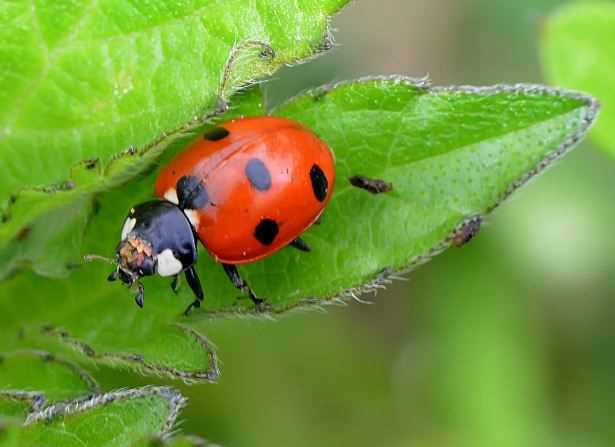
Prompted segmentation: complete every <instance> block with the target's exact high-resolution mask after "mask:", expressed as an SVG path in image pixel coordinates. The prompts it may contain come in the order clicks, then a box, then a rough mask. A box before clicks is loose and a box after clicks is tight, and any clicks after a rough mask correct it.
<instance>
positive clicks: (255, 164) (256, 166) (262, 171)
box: [245, 158, 271, 191]
mask: <svg viewBox="0 0 615 447" xmlns="http://www.w3.org/2000/svg"><path fill="white" fill-rule="evenodd" d="M245 173H246V177H248V180H250V183H251V184H252V186H254V187H255V188H256V189H258V190H259V191H267V190H268V189H269V188H271V173H270V172H269V169H267V166H265V163H263V161H262V160H259V159H258V158H252V159H250V160H249V161H248V163H247V164H246V169H245Z"/></svg>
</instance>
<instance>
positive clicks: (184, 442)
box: [132, 436, 217, 447]
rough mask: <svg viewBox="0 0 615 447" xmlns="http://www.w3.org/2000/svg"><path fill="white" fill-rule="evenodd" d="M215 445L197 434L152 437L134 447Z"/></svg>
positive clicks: (206, 446) (202, 446)
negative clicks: (168, 437) (169, 437)
mask: <svg viewBox="0 0 615 447" xmlns="http://www.w3.org/2000/svg"><path fill="white" fill-rule="evenodd" d="M215 445H217V444H211V443H210V442H208V441H206V440H205V439H201V438H198V437H196V436H177V437H174V438H171V439H166V438H152V439H148V440H145V441H141V442H139V443H137V444H135V445H133V446H132V447H208V446H212V447H214V446H215Z"/></svg>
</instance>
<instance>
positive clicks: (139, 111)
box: [0, 0, 348, 247]
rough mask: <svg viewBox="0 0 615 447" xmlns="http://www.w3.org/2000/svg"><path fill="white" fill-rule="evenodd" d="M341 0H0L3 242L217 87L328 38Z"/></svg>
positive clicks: (209, 101)
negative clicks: (145, 0)
mask: <svg viewBox="0 0 615 447" xmlns="http://www.w3.org/2000/svg"><path fill="white" fill-rule="evenodd" d="M347 1H348V0H310V1H302V2H296V1H292V0H275V1H257V2H247V1H245V0H227V1H224V2H211V1H207V0H186V1H182V2H170V3H169V2H163V3H156V2H153V3H152V2H149V3H147V4H140V3H135V2H130V1H127V0H101V1H98V2H94V3H92V2H85V1H83V0H61V1H54V2H45V1H40V0H34V1H32V2H2V3H0V23H2V27H1V28H0V41H1V42H3V45H2V48H0V166H2V167H3V172H2V174H3V175H2V176H0V204H6V205H3V206H0V210H3V211H2V222H1V223H0V247H2V246H4V245H5V244H7V242H8V241H9V240H10V239H12V238H14V237H15V236H16V235H18V234H19V232H20V231H23V228H25V227H26V226H27V225H28V224H29V223H30V222H31V221H33V220H34V219H35V218H36V217H39V216H42V215H44V214H46V213H48V212H49V211H51V210H53V209H57V208H58V207H61V206H65V205H68V204H70V203H71V202H73V201H74V200H76V199H78V198H80V197H82V196H83V195H84V194H89V193H93V192H97V191H101V190H105V189H108V188H110V187H112V186H114V185H116V184H118V183H119V182H121V181H123V180H125V179H126V178H129V177H131V176H134V175H135V174H136V173H137V172H138V171H139V170H140V169H144V168H145V167H147V166H148V164H151V163H152V161H153V160H154V159H155V157H156V156H157V155H158V154H159V153H160V152H161V151H162V150H164V148H165V147H166V145H167V144H168V143H169V141H172V139H173V137H174V136H175V135H177V133H178V132H175V131H176V130H178V129H182V128H183V127H184V126H186V125H187V124H190V123H192V122H193V121H194V120H197V121H198V120H199V119H205V118H206V117H207V116H208V113H210V112H211V111H212V110H213V109H214V108H215V107H216V104H217V102H218V99H219V98H222V99H227V98H229V97H230V96H231V94H232V93H233V92H235V91H236V90H237V89H238V88H239V87H241V86H244V85H245V84H246V83H249V82H252V81H254V80H257V79H259V78H262V77H263V76H266V75H269V74H271V73H273V72H274V71H275V70H276V69H277V68H279V67H281V66H282V65H285V64H290V63H293V62H296V61H298V60H301V59H305V58H307V57H310V56H313V55H314V54H315V53H316V52H318V51H321V50H323V49H326V48H328V47H329V46H330V35H329V29H328V22H329V19H330V16H331V15H332V14H334V13H336V12H337V11H338V10H340V9H341V8H342V7H343V6H344V5H345V4H346V3H347ZM208 111H209V112H208ZM174 130H175V131H174ZM169 132H171V137H166V135H168V134H169ZM129 148H137V149H136V150H135V149H129Z"/></svg>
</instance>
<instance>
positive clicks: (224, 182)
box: [90, 116, 335, 314]
mask: <svg viewBox="0 0 615 447" xmlns="http://www.w3.org/2000/svg"><path fill="white" fill-rule="evenodd" d="M334 183H335V160H334V155H333V153H332V151H331V150H330V148H329V147H328V146H327V144H326V143H325V142H324V141H322V140H321V139H320V138H319V137H317V136H316V135H315V134H314V133H313V132H312V131H310V130H308V129H307V128H305V127H303V126H302V125H301V124H299V123H298V122H296V121H293V120H290V119H286V118H280V117H272V116H261V117H247V118H239V119H235V120H232V121H228V122H226V123H223V124H220V125H218V126H216V127H214V128H212V129H211V130H209V131H208V132H206V133H205V135H203V136H202V137H200V138H198V139H197V140H196V141H194V142H193V143H192V144H191V145H190V146H188V148H187V149H186V150H184V151H183V152H181V153H179V154H178V155H177V156H176V157H175V158H174V159H172V160H171V161H170V163H169V164H167V165H166V166H164V167H163V169H162V170H161V172H160V174H159V175H158V178H157V180H156V184H155V194H156V196H157V199H155V200H150V201H147V202H145V203H142V204H139V205H136V206H134V207H133V208H131V209H130V212H129V213H128V216H127V217H126V220H125V221H124V225H123V227H122V231H121V240H120V242H119V244H118V246H117V250H116V254H115V258H114V260H113V263H114V264H116V269H115V270H114V271H113V272H112V273H111V274H110V275H109V277H108V279H109V280H110V281H114V280H117V279H119V280H120V281H121V282H123V283H124V284H125V285H127V286H129V287H136V288H137V294H136V297H135V301H136V303H137V305H138V306H139V307H143V301H144V287H143V285H142V284H141V281H140V280H141V278H142V277H144V276H150V275H155V274H158V275H160V276H163V277H173V282H172V284H171V286H172V288H173V290H177V287H178V284H179V275H180V274H181V273H183V274H184V276H185V278H186V280H187V283H188V285H189V286H190V287H191V289H192V291H193V292H194V295H195V297H196V298H195V300H194V301H193V302H192V303H191V304H190V305H189V306H188V308H187V309H186V311H185V313H186V314H188V313H189V312H190V311H191V309H192V308H196V307H200V304H201V301H202V300H203V298H204V293H203V288H202V286H201V282H200V280H199V277H198V274H197V271H196V268H195V267H196V261H197V258H198V253H197V251H198V250H197V243H198V241H200V242H201V243H202V245H203V246H204V247H205V249H206V250H207V251H208V252H209V254H210V255H211V256H212V257H213V258H214V260H215V261H216V262H218V263H220V264H221V265H222V267H223V269H224V271H225V272H226V274H227V275H228V277H229V279H230V280H231V282H232V283H233V285H234V286H235V287H236V288H237V289H240V290H242V292H243V293H245V294H246V295H247V296H248V297H249V298H250V299H251V300H252V301H253V302H254V304H255V305H256V306H257V307H262V306H263V304H264V300H263V299H262V298H259V297H258V296H257V295H256V294H255V293H254V292H253V290H252V289H251V288H250V286H249V285H248V283H247V282H246V281H245V280H244V279H243V278H242V277H241V275H240V274H239V271H238V270H237V266H238V265H242V264H248V263H251V262H255V261H258V260H260V259H263V258H266V257H268V256H271V255H272V254H274V253H276V252H278V251H279V250H281V249H283V248H284V247H287V246H293V247H295V248H297V249H299V250H302V251H309V250H310V248H309V246H308V245H307V243H306V242H305V241H303V240H302V239H301V238H300V236H301V235H302V234H303V232H305V231H306V230H307V229H308V228H309V227H310V226H311V225H312V224H314V223H315V222H316V221H317V220H318V219H319V217H320V215H321V214H322V212H323V211H324V210H325V208H326V207H327V205H328V203H329V201H330V199H331V196H332V194H333V187H334ZM92 258H99V259H102V258H101V257H98V256H91V257H90V259H92Z"/></svg>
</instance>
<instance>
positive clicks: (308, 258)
mask: <svg viewBox="0 0 615 447" xmlns="http://www.w3.org/2000/svg"><path fill="white" fill-rule="evenodd" d="M259 103H260V99H259V98H258V96H257V95H256V94H252V95H249V96H247V97H246V98H244V101H243V102H242V104H241V108H242V110H252V111H253V112H256V111H257V107H256V104H259ZM596 110H597V106H596V103H595V102H594V100H593V99H592V98H590V97H586V96H583V95H580V94H577V93H571V92H565V91H559V90H554V89H549V88H546V87H541V86H529V85H518V86H496V87H486V88H474V87H452V88H433V87H430V86H429V85H426V84H425V83H416V82H414V81H412V80H409V79H404V78H387V79H365V80H361V81H357V82H349V83H344V84H340V85H336V86H333V87H328V88H324V89H320V90H316V91H313V92H308V93H307V94H304V95H302V96H299V97H297V98H295V99H293V100H291V101H289V102H288V103H287V104H285V105H283V106H281V107H280V108H278V109H276V110H275V111H274V113H275V114H277V115H284V116H288V117H291V118H294V119H296V120H298V121H300V122H302V123H303V124H305V125H306V126H308V127H309V128H311V129H313V130H314V131H315V132H316V133H317V134H318V135H320V136H321V137H322V138H323V139H324V140H325V141H327V142H328V143H329V145H330V146H331V148H332V149H333V150H334V152H335V154H336V159H337V170H338V172H337V179H336V183H335V193H334V197H333V199H332V202H331V204H330V206H329V208H328V209H327V210H326V211H325V214H324V217H323V223H322V224H321V225H318V226H314V227H313V228H311V229H310V230H309V231H308V232H307V233H306V234H305V235H304V238H305V240H306V241H307V242H308V243H309V244H310V245H311V247H312V252H311V253H307V254H306V253H300V252H298V251H297V250H292V249H286V250H283V251H281V252H280V253H277V254H276V255H274V256H272V257H271V258H268V259H266V260H264V261H261V262H258V263H255V264H252V265H249V266H246V267H245V268H244V267H242V268H241V272H242V273H243V275H244V276H245V278H246V279H247V280H248V282H249V283H250V284H251V286H252V287H253V288H254V290H255V291H256V292H257V293H258V294H259V295H260V296H262V297H265V298H266V299H267V300H268V302H269V303H270V304H271V305H272V310H273V312H275V313H278V312H283V311H286V310H289V309H293V308H296V307H301V306H310V305H319V304H325V303H327V302H331V301H335V300H338V299H349V298H351V297H355V296H356V295H357V294H359V293H361V292H366V291H374V290H376V289H377V288H378V287H379V286H380V285H381V284H382V283H384V282H386V281H389V280H390V278H392V277H395V275H396V274H398V273H397V272H399V271H402V272H403V271H407V270H409V269H411V268H413V267H415V266H416V265H418V264H420V263H422V262H425V261H427V260H428V259H429V258H431V257H432V256H434V255H435V254H437V253H439V252H441V251H442V250H444V249H445V248H447V247H448V246H449V245H451V243H452V240H453V237H454V235H456V234H457V233H463V232H464V231H465V227H464V225H470V226H474V225H475V224H476V223H477V222H479V221H480V218H481V217H480V216H483V215H485V214H487V213H489V212H491V211H492V210H493V209H494V208H495V207H496V206H498V205H499V204H500V203H501V202H502V201H503V200H504V199H505V198H507V197H508V196H510V195H511V194H512V193H513V192H514V191H516V190H517V189H518V188H519V187H520V186H522V185H524V184H525V183H526V182H527V181H528V180H530V179H531V178H533V177H534V176H536V175H537V174H539V173H541V172H542V171H543V170H544V169H545V168H546V167H548V166H549V165H550V164H551V163H552V162H553V161H555V160H556V159H558V158H560V157H561V156H562V155H564V154H565V153H566V152H567V151H568V150H569V149H570V148H572V147H573V146H574V144H575V143H577V142H578V141H579V140H580V139H581V138H582V137H583V135H584V133H585V132H586V130H587V128H588V127H589V126H590V125H591V123H592V122H593V120H594V118H595V114H596ZM180 150H182V144H181V143H179V142H178V143H177V144H175V145H173V146H172V147H170V148H169V150H168V151H167V152H166V153H165V155H164V157H163V159H162V160H161V164H164V163H165V161H166V159H167V158H168V157H171V156H173V154H174V153H176V152H178V151H180ZM355 174H362V175H367V176H370V177H374V178H382V179H385V180H387V181H390V182H392V183H393V187H394V189H393V191H392V192H389V193H386V194H380V195H372V194H369V193H368V192H366V191H364V190H360V189H357V188H354V187H351V186H350V184H349V183H348V177H349V176H351V175H355ZM156 175H157V172H156V171H153V172H151V173H150V174H149V175H146V176H143V177H141V178H137V179H134V180H133V181H132V182H130V183H128V184H127V185H126V186H125V188H122V190H121V191H120V190H117V191H111V192H108V193H106V194H102V195H100V196H99V203H100V205H99V206H98V207H97V213H96V214H95V216H93V217H92V220H91V222H90V224H89V225H88V227H87V228H88V229H87V232H86V235H85V240H84V244H85V246H84V249H83V250H84V253H99V254H103V255H107V256H111V255H112V254H113V251H114V250H115V247H116V244H117V242H118V238H119V232H120V227H121V224H122V222H123V220H124V218H125V216H126V213H127V212H128V210H129V209H130V207H131V206H133V205H134V204H135V203H138V202H140V201H144V200H148V199H149V198H150V197H151V195H152V185H153V183H154V180H155V177H156ZM127 192H129V193H127ZM197 268H198V271H199V274H200V276H201V279H202V281H203V286H204V289H205V293H206V299H205V303H204V306H203V307H202V309H201V310H200V311H198V312H193V315H192V316H191V317H188V318H186V317H184V316H183V315H182V311H183V309H184V308H185V306H186V305H188V303H190V302H191V301H192V300H193V297H192V294H191V291H190V290H189V288H188V287H183V288H182V289H181V290H180V291H179V293H178V294H177V295H174V294H173V293H172V292H171V290H170V287H169V280H168V279H164V278H147V279H145V280H144V283H145V309H143V310H141V309H138V308H137V307H136V306H135V305H134V304H133V302H132V301H133V293H132V292H130V291H128V290H126V289H124V288H122V287H120V286H119V285H118V284H116V283H107V282H106V281H105V278H106V276H107V275H108V273H109V271H110V270H111V269H112V268H111V266H108V265H104V264H91V265H88V266H86V267H84V268H82V269H79V270H77V271H75V273H74V274H73V275H71V277H70V280H64V281H61V280H52V279H44V278H40V277H37V276H36V275H34V274H31V273H27V274H22V275H19V276H18V277H15V278H13V279H12V280H11V281H7V282H4V283H0V312H3V313H4V314H6V315H7V316H8V318H7V320H8V322H7V325H6V328H5V329H4V330H3V332H2V333H1V334H0V348H2V347H3V346H14V345H16V344H17V345H18V346H22V345H23V344H26V345H28V346H30V345H34V346H43V347H45V349H51V347H52V346H55V349H59V347H58V346H60V347H61V346H65V347H66V346H69V347H73V348H76V349H77V352H78V353H82V354H85V355H86V356H87V358H88V359H90V360H92V361H94V362H104V363H107V364H111V365H115V364H118V363H119V364H120V365H121V366H126V367H131V368H134V369H137V370H140V371H141V372H145V373H148V374H165V375H169V376H172V377H177V378H182V379H185V380H199V379H209V380H214V379H215V378H216V376H217V364H216V361H215V356H214V354H213V353H212V352H211V348H210V346H209V344H208V343H207V342H206V340H205V339H203V338H201V336H200V335H198V333H197V332H195V331H194V329H191V327H192V328H196V329H198V330H201V329H205V330H206V322H207V318H212V317H215V316H217V315H221V316H228V315H235V314H255V310H254V307H253V305H252V304H251V302H250V301H249V300H247V299H242V300H240V299H238V296H239V292H238V291H237V290H235V289H234V288H233V287H232V285H231V284H230V283H229V281H228V279H227V278H226V276H225V275H224V273H223V271H222V268H221V267H220V266H219V265H217V264H215V263H214V262H213V260H212V259H211V258H210V257H209V256H207V254H206V253H205V251H204V250H202V255H201V257H200V260H199V264H198V267H197ZM41 291H44V292H41ZM17 296H27V297H28V298H29V299H28V301H25V300H20V299H15V297H17ZM49 303H53V305H52V306H49ZM23 316H27V318H22V317H23ZM178 323H179V324H180V326H177V324H178ZM49 326H51V327H52V328H51V329H50V328H49ZM24 328H25V335H23V333H24ZM41 328H46V329H45V330H43V331H41ZM20 329H21V332H20ZM18 333H21V334H22V338H18V337H17V334H18ZM20 343H21V345H20Z"/></svg>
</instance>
